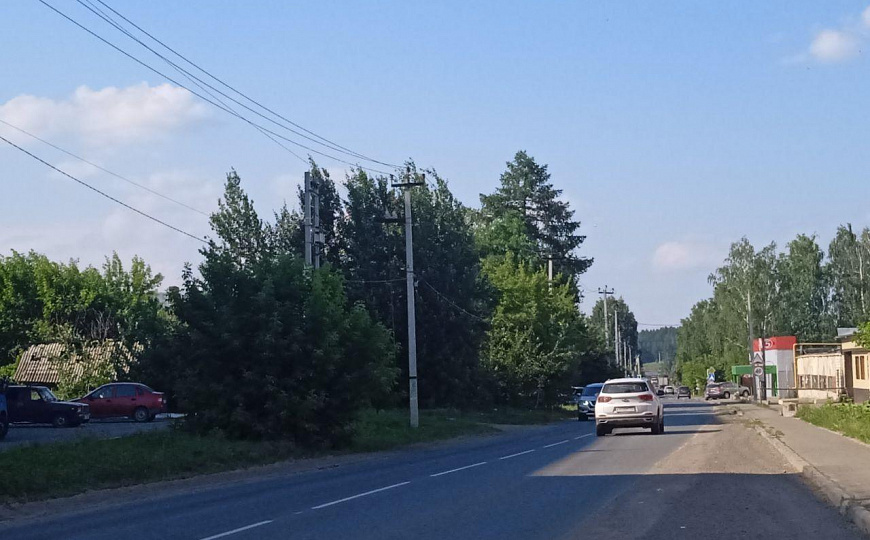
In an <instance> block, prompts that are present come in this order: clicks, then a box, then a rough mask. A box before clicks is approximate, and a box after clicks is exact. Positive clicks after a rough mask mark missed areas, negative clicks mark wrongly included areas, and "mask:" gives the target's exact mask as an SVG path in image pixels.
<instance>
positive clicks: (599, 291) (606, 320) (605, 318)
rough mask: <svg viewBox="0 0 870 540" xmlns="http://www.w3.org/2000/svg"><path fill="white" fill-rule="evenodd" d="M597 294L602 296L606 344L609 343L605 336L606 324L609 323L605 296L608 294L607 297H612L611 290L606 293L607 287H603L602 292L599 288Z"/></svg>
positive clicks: (605, 331) (605, 332)
mask: <svg viewBox="0 0 870 540" xmlns="http://www.w3.org/2000/svg"><path fill="white" fill-rule="evenodd" d="M598 294H602V295H604V343H607V342H608V341H609V339H610V337H609V336H608V335H607V334H608V332H607V325H608V323H609V322H610V320H609V319H608V317H607V295H608V294H609V295H611V296H612V295H613V289H610V290H609V291H608V290H607V285H605V286H604V289H603V290H602V289H601V288H600V287H599V288H598Z"/></svg>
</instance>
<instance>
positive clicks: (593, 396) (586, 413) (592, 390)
mask: <svg viewBox="0 0 870 540" xmlns="http://www.w3.org/2000/svg"><path fill="white" fill-rule="evenodd" d="M602 386H604V383H592V384H589V385H587V386H585V387H584V388H583V391H582V392H581V393H580V395H579V396H578V397H577V420H580V421H581V422H582V421H584V420H594V419H595V401H596V400H597V399H598V394H599V393H601V387H602Z"/></svg>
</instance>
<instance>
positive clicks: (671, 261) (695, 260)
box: [652, 241, 725, 271]
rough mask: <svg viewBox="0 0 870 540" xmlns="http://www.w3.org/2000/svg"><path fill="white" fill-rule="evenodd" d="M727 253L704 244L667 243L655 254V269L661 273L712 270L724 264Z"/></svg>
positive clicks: (690, 242)
mask: <svg viewBox="0 0 870 540" xmlns="http://www.w3.org/2000/svg"><path fill="white" fill-rule="evenodd" d="M724 257H725V253H724V252H723V251H722V250H721V249H719V248H717V247H716V246H712V245H710V244H705V243H702V242H695V241H688V242H677V241H671V242H665V243H663V244H661V245H659V246H658V247H657V248H656V250H655V253H653V257H652V264H653V268H655V269H656V270H659V271H680V270H699V269H700V270H710V271H712V270H713V269H714V268H715V267H716V266H717V265H718V264H720V263H721V262H722V260H723V259H724Z"/></svg>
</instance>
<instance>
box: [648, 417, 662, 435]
mask: <svg viewBox="0 0 870 540" xmlns="http://www.w3.org/2000/svg"><path fill="white" fill-rule="evenodd" d="M650 432H651V433H652V434H653V435H658V434H659V433H661V432H662V421H661V420H660V419H658V418H656V423H655V424H653V427H652V429H651V430H650Z"/></svg>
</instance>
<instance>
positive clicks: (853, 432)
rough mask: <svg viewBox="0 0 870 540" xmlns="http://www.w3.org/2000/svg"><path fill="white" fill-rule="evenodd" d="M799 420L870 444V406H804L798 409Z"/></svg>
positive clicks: (848, 404)
mask: <svg viewBox="0 0 870 540" xmlns="http://www.w3.org/2000/svg"><path fill="white" fill-rule="evenodd" d="M797 416H798V418H801V419H803V420H805V421H807V422H809V423H811V424H815V425H817V426H821V427H824V428H828V429H830V430H833V431H837V432H839V433H842V434H843V435H846V436H847V437H852V438H853V439H858V440H859V441H862V442H865V443H870V405H867V404H863V405H856V404H854V403H828V404H826V405H822V406H821V407H813V406H809V405H804V406H803V407H801V408H800V409H798V413H797Z"/></svg>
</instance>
